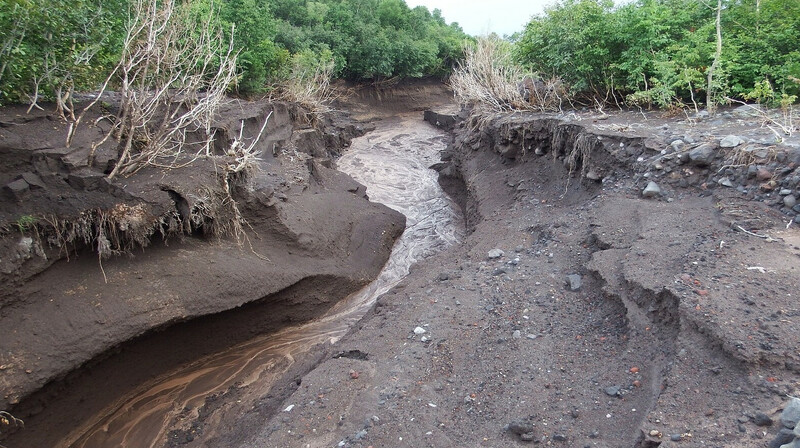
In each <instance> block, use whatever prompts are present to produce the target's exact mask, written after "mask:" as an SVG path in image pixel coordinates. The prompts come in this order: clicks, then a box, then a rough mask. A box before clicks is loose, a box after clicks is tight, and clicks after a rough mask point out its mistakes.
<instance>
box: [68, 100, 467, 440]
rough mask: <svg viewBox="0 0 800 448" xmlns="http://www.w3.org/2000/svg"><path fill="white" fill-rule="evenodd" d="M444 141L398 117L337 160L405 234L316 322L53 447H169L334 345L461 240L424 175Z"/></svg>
mask: <svg viewBox="0 0 800 448" xmlns="http://www.w3.org/2000/svg"><path fill="white" fill-rule="evenodd" d="M446 142H447V137H446V135H445V134H444V133H442V132H441V131H440V130H438V129H436V128H434V127H432V126H430V125H429V124H427V123H425V122H423V121H422V119H421V116H420V115H419V114H408V115H400V116H396V117H393V118H390V119H385V120H383V121H380V122H378V123H376V129H375V131H373V132H370V133H368V134H367V135H365V136H363V137H360V138H357V139H355V140H353V143H352V146H351V147H350V148H349V149H348V150H347V151H346V152H345V153H344V155H343V156H342V157H341V158H340V159H339V160H338V161H337V167H338V169H339V170H340V171H342V172H344V173H347V174H349V175H350V176H352V177H353V178H355V179H356V180H357V181H358V182H360V183H362V184H364V185H366V186H367V194H368V195H369V197H370V200H371V201H374V202H380V203H383V204H385V205H387V206H389V207H391V208H393V209H395V210H397V211H399V212H401V213H403V214H404V215H405V216H406V219H407V222H406V230H405V232H404V233H403V235H402V236H401V237H400V239H399V240H398V241H397V242H396V244H395V246H394V249H393V251H392V254H391V257H390V259H389V261H388V262H387V264H386V266H384V268H383V270H382V271H381V273H380V275H379V276H378V278H377V279H376V280H375V281H374V282H372V283H371V284H369V285H368V286H366V287H365V288H364V289H362V290H361V291H359V292H357V293H355V294H352V295H351V296H349V297H347V298H346V299H344V300H342V301H341V302H339V303H338V304H336V305H335V306H334V307H333V308H332V309H331V310H330V311H329V312H328V313H327V314H326V315H325V316H323V317H322V318H320V319H317V320H314V321H311V322H308V323H306V324H303V325H300V326H296V327H290V328H286V329H283V330H281V331H279V332H278V333H273V334H269V335H264V336H259V337H257V338H255V339H252V340H250V341H248V342H245V343H242V344H239V345H236V346H234V347H231V348H229V349H227V350H224V351H222V352H220V353H216V354H214V355H211V356H208V357H205V358H203V359H200V360H198V361H195V362H194V363H192V364H190V365H188V366H185V367H182V368H181V369H178V370H176V371H173V372H170V373H169V374H167V375H164V376H162V377H160V378H157V379H155V380H153V381H150V382H148V383H147V384H145V385H142V386H141V387H139V388H138V389H137V390H135V391H133V392H132V393H129V394H127V395H125V396H123V397H120V398H118V399H117V400H116V401H114V402H113V403H112V404H110V405H109V406H107V407H106V409H104V410H103V411H102V412H101V413H99V414H98V415H95V416H94V417H93V418H91V419H90V420H89V421H87V422H85V423H84V424H83V425H80V426H78V427H76V428H75V429H74V430H73V431H72V432H71V434H69V435H68V436H67V437H66V438H64V439H63V440H62V442H61V443H60V444H59V445H60V446H62V447H81V448H90V447H118V446H125V447H129V448H136V447H159V446H165V445H167V442H168V441H167V438H168V436H169V433H170V431H172V430H174V429H176V428H181V425H180V422H181V421H192V420H194V419H195V418H196V417H197V416H198V415H199V412H200V409H201V408H202V406H203V404H204V403H205V400H206V398H207V397H210V396H213V395H215V394H219V393H221V392H223V391H225V390H227V389H229V388H230V387H232V386H233V387H238V388H240V389H241V388H246V389H244V390H245V392H244V393H245V395H247V394H248V391H249V392H250V393H249V395H258V396H264V395H266V394H267V393H268V391H269V390H270V388H271V387H272V385H273V384H275V382H276V381H278V380H279V379H280V378H281V377H282V375H283V374H284V373H285V372H286V371H287V370H288V369H289V367H290V366H291V365H292V364H293V363H294V362H295V359H296V358H298V357H300V356H302V355H303V353H305V352H307V351H308V350H310V349H311V348H312V347H314V346H316V345H318V344H321V343H326V342H329V343H334V342H336V341H337V340H339V339H340V338H341V337H342V336H343V335H344V334H345V333H346V332H347V331H348V329H349V328H350V327H351V326H352V325H353V324H354V323H355V322H357V321H358V320H359V319H361V317H362V316H363V315H364V314H365V313H366V312H367V311H368V310H369V309H370V308H371V306H372V304H373V303H374V302H375V300H376V299H377V298H378V297H379V296H380V295H382V294H384V293H385V292H387V291H388V290H389V289H391V288H392V287H393V286H395V285H396V284H397V283H398V282H400V280H402V279H403V278H404V277H405V276H406V275H407V274H408V272H409V268H410V267H411V265H413V264H414V263H415V262H417V261H419V260H421V259H423V258H426V257H429V256H431V255H433V254H435V253H438V252H440V251H442V250H443V249H445V248H447V247H449V246H451V245H453V244H456V243H458V242H460V241H462V239H463V237H464V221H463V216H462V215H461V211H460V209H459V207H458V206H457V205H456V204H455V203H454V202H453V200H452V199H450V197H449V196H447V195H446V194H445V193H444V192H443V191H442V189H441V187H440V186H439V184H438V182H437V173H436V172H435V171H433V170H432V169H429V167H430V166H431V165H433V164H434V163H437V162H439V155H440V152H441V151H442V150H443V149H444V148H445V145H446ZM321 219H324V218H321ZM187 410H188V411H187ZM187 413H188V415H187ZM207 422H208V420H207Z"/></svg>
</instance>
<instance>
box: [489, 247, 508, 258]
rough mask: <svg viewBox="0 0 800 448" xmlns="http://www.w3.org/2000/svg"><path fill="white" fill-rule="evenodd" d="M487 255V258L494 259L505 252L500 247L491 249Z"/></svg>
mask: <svg viewBox="0 0 800 448" xmlns="http://www.w3.org/2000/svg"><path fill="white" fill-rule="evenodd" d="M488 255H489V259H490V260H494V259H497V258H500V257H502V256H503V255H505V252H503V251H502V250H500V249H492V250H490V251H489V254H488Z"/></svg>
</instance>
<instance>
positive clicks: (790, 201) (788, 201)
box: [783, 194, 797, 208]
mask: <svg viewBox="0 0 800 448" xmlns="http://www.w3.org/2000/svg"><path fill="white" fill-rule="evenodd" d="M783 205H785V206H786V208H792V207H794V206H795V205H797V198H796V197H794V195H791V194H790V195H789V196H784V197H783Z"/></svg>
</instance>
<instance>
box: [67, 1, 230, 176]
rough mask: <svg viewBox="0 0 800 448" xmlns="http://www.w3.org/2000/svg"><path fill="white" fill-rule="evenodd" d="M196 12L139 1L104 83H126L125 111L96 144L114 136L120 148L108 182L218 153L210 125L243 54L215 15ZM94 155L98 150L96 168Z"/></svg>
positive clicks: (122, 106)
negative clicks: (117, 58)
mask: <svg viewBox="0 0 800 448" xmlns="http://www.w3.org/2000/svg"><path fill="white" fill-rule="evenodd" d="M190 7H191V2H188V3H185V4H184V3H181V4H178V3H176V1H175V0H166V1H159V0H135V1H134V2H132V7H131V8H132V11H131V19H130V23H129V24H128V31H127V34H126V37H125V40H124V43H123V50H122V57H121V59H120V62H119V64H118V65H117V66H116V68H115V69H114V70H113V71H112V73H111V74H110V75H109V78H108V79H107V80H106V83H105V85H104V88H105V86H107V85H108V83H109V82H110V81H111V80H112V79H114V78H115V77H117V78H119V83H120V91H119V95H120V110H119V112H118V113H117V115H116V116H115V117H113V120H112V121H113V123H114V126H113V127H112V129H111V131H109V133H108V134H107V136H106V138H105V139H103V141H101V142H98V143H96V144H95V148H96V147H97V146H99V145H100V144H102V143H104V142H105V141H106V140H108V139H109V138H111V137H112V136H113V137H114V138H115V139H116V140H117V142H118V143H119V160H118V162H117V164H116V166H115V167H114V169H113V170H112V171H111V173H110V174H109V176H108V177H109V178H114V177H115V176H117V175H119V174H122V175H127V174H131V173H135V172H136V171H138V170H139V169H141V168H143V167H144V166H148V165H151V166H158V167H164V168H175V167H179V166H185V165H188V164H189V163H191V162H192V161H194V160H196V159H197V158H198V157H202V156H208V155H211V150H212V143H213V139H214V130H213V129H212V127H211V123H212V120H213V118H214V115H215V114H216V112H217V110H218V109H219V107H220V105H222V104H223V103H224V101H225V100H226V96H225V93H226V91H227V89H228V88H229V87H230V86H231V85H232V84H233V83H234V81H235V79H236V59H237V54H235V53H234V52H233V39H232V38H231V39H230V40H228V41H227V42H226V40H225V39H224V37H223V33H222V30H221V29H219V28H217V27H215V26H214V24H215V23H217V20H216V13H215V12H214V10H213V9H212V10H211V11H210V12H209V13H208V14H207V15H206V16H205V17H202V18H196V17H193V16H192V15H191V11H190ZM101 93H102V92H101ZM97 98H98V99H99V98H100V96H99V95H98V97H97ZM96 102H97V100H95V101H94V102H93V103H92V104H90V105H89V106H88V107H87V108H86V109H85V110H88V109H89V108H90V107H92V106H94V104H95V103H96ZM77 122H80V119H78V120H76V123H77ZM73 134H74V132H71V133H70V136H69V137H68V140H67V142H68V143H69V142H70V140H71V137H72V135H73ZM190 135H191V136H192V138H191V139H190V138H189V136H190ZM198 136H199V137H198ZM93 157H94V151H92V154H91V155H90V159H89V162H90V163H91V162H92V159H93Z"/></svg>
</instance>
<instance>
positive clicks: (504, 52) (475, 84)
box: [450, 37, 567, 112]
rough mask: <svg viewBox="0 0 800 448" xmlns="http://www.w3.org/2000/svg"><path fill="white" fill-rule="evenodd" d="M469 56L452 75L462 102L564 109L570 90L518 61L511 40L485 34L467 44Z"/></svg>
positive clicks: (507, 107)
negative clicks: (533, 71)
mask: <svg viewBox="0 0 800 448" xmlns="http://www.w3.org/2000/svg"><path fill="white" fill-rule="evenodd" d="M464 52H465V59H464V61H463V62H461V63H460V64H459V65H458V67H456V69H455V70H454V72H453V75H452V76H451V77H450V85H451V87H452V88H453V91H454V92H455V96H456V99H457V100H458V101H459V102H461V103H462V104H468V105H472V106H477V107H482V108H488V109H489V110H491V111H495V112H503V111H514V110H539V111H543V112H544V111H555V110H560V109H561V105H562V103H563V101H565V100H566V95H567V90H566V88H565V86H564V85H563V83H562V82H561V81H560V80H559V79H557V78H552V79H550V80H542V79H539V78H538V77H537V76H535V75H532V74H530V73H526V71H525V70H524V69H523V68H522V67H521V66H519V65H517V64H515V63H514V61H513V60H512V58H511V48H510V44H509V43H508V42H505V41H503V40H501V39H499V38H497V37H481V38H479V39H478V42H477V43H476V44H475V45H474V46H472V45H469V46H467V47H466V48H465V50H464Z"/></svg>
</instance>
